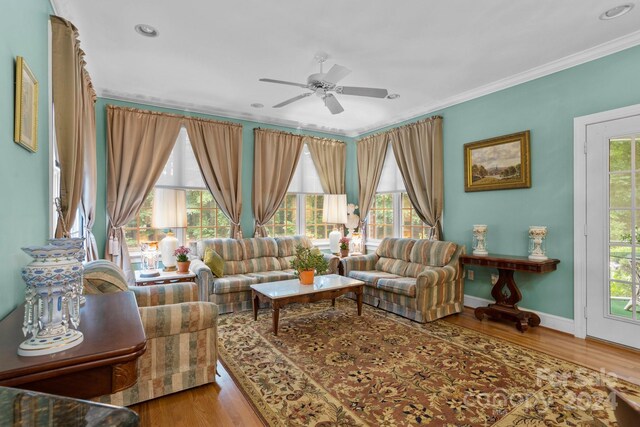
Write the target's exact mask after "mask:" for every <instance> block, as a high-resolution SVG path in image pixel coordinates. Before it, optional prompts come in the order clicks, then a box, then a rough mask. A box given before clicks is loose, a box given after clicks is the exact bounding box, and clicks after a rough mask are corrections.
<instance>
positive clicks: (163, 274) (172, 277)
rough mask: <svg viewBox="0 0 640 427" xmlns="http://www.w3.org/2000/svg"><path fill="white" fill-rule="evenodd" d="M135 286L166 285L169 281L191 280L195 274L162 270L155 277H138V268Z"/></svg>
mask: <svg viewBox="0 0 640 427" xmlns="http://www.w3.org/2000/svg"><path fill="white" fill-rule="evenodd" d="M134 273H135V275H136V286H149V285H168V284H170V283H180V282H193V281H194V280H195V277H196V275H195V274H194V273H192V272H188V273H178V272H177V271H162V270H160V275H159V276H156V277H140V270H136V271H135V272H134Z"/></svg>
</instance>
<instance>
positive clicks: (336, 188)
mask: <svg viewBox="0 0 640 427" xmlns="http://www.w3.org/2000/svg"><path fill="white" fill-rule="evenodd" d="M304 142H305V143H306V144H307V146H308V147H309V151H310V152H311V159H313V164H314V165H315V167H316V170H317V171H318V176H319V177H320V183H321V184H322V189H323V190H324V192H325V193H328V194H345V192H346V191H345V186H344V177H345V170H346V169H345V167H346V157H347V147H346V145H345V144H344V143H343V142H341V141H336V140H332V139H324V138H314V137H309V136H307V137H304Z"/></svg>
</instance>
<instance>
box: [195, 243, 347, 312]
mask: <svg viewBox="0 0 640 427" xmlns="http://www.w3.org/2000/svg"><path fill="white" fill-rule="evenodd" d="M298 245H301V246H304V247H305V248H312V247H313V243H312V242H311V240H310V239H309V238H308V237H306V236H287V237H276V238H272V237H255V238H250V239H242V240H235V239H204V240H200V241H198V242H196V243H195V244H192V245H191V250H192V253H194V254H195V255H194V256H192V259H191V265H190V266H189V269H190V270H191V271H192V272H193V273H195V275H196V283H197V284H198V292H199V298H200V300H201V301H210V302H213V303H215V304H216V305H217V306H218V310H219V313H220V314H222V313H231V312H236V311H242V310H251V308H252V305H251V304H252V303H251V288H250V286H251V285H253V284H256V283H265V282H275V281H278V280H288V279H295V277H296V276H295V275H294V271H293V270H292V269H291V268H290V264H289V262H290V261H291V260H292V259H293V258H295V253H296V247H297V246H298ZM209 248H211V249H213V250H214V251H216V252H217V253H218V255H220V256H221V257H222V258H223V259H224V260H225V262H224V275H223V277H216V276H214V275H213V273H212V272H211V269H210V268H209V267H207V265H206V264H205V263H204V262H203V261H202V259H203V257H204V253H205V251H206V250H207V249H209ZM325 259H326V260H327V261H328V262H329V273H336V272H337V271H338V264H339V262H340V258H338V257H337V256H335V255H331V254H325Z"/></svg>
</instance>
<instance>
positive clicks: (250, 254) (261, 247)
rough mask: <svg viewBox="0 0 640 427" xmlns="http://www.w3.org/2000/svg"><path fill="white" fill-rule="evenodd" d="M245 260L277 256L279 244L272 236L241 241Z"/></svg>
mask: <svg viewBox="0 0 640 427" xmlns="http://www.w3.org/2000/svg"><path fill="white" fill-rule="evenodd" d="M239 242H240V246H242V255H243V257H244V258H243V259H244V260H249V259H251V258H261V257H277V256H278V244H277V243H276V240H275V239H274V238H272V237H254V238H250V239H242V240H240V241H239Z"/></svg>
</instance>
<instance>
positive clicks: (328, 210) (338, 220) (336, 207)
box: [322, 194, 347, 254]
mask: <svg viewBox="0 0 640 427" xmlns="http://www.w3.org/2000/svg"><path fill="white" fill-rule="evenodd" d="M322 222H324V223H325V224H336V227H335V228H334V229H333V231H332V232H331V233H329V247H330V249H331V253H334V254H337V253H338V252H339V251H340V238H341V237H342V232H341V231H340V230H339V229H338V227H337V225H338V224H346V223H347V195H346V194H325V195H324V201H323V204H322Z"/></svg>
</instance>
